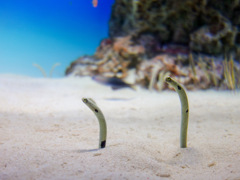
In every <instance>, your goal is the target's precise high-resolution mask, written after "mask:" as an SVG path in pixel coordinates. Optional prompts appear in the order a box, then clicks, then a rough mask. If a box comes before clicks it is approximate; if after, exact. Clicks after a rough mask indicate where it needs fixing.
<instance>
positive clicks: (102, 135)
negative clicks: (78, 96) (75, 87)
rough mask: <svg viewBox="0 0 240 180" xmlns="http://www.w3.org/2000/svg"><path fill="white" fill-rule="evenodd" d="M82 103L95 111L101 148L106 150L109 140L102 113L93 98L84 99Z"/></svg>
mask: <svg viewBox="0 0 240 180" xmlns="http://www.w3.org/2000/svg"><path fill="white" fill-rule="evenodd" d="M82 101H83V102H84V103H85V104H86V105H87V106H88V107H89V108H90V109H91V110H92V111H93V113H94V114H95V115H96V116H97V118H98V121H99V126H100V133H99V134H100V135H99V136H100V137H99V148H105V146H106V139H107V124H106V121H105V118H104V116H103V113H102V111H101V110H100V108H99V107H98V106H97V104H96V102H95V101H94V100H93V99H91V98H82Z"/></svg>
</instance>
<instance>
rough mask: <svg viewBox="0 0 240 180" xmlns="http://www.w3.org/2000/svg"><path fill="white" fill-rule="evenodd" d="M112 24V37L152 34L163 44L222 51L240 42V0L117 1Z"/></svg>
mask: <svg viewBox="0 0 240 180" xmlns="http://www.w3.org/2000/svg"><path fill="white" fill-rule="evenodd" d="M109 24H110V25H109V27H110V28H109V31H110V36H111V37H116V36H125V35H129V34H132V35H133V36H134V37H136V39H137V40H138V39H141V37H142V36H146V35H151V36H153V37H154V38H155V40H156V41H157V42H158V43H160V44H164V43H177V44H183V45H186V46H189V48H190V49H191V50H192V51H196V52H202V53H209V54H221V53H223V52H229V51H236V48H238V45H239V44H240V32H239V29H237V28H239V26H240V1H239V0H220V1H216V0H208V1H207V0H182V1H178V0H138V1H135V0H116V2H115V4H114V6H113V11H112V16H111V20H110V23H109Z"/></svg>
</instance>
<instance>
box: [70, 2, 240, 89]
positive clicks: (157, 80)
mask: <svg viewBox="0 0 240 180" xmlns="http://www.w3.org/2000/svg"><path fill="white" fill-rule="evenodd" d="M239 30H240V1H239V0H220V1H216V0H208V1H207V0H182V1H179V0H116V1H115V4H114V5H113V9H112V15H111V19H110V22H109V33H110V37H109V38H106V39H104V40H102V42H101V43H100V45H99V47H98V48H97V51H96V52H95V54H94V55H93V56H85V57H81V58H79V59H77V60H76V61H74V62H73V63H72V64H71V66H70V67H69V68H68V69H67V71H66V74H67V75H79V76H93V75H99V74H100V75H102V76H105V77H118V78H121V79H124V78H128V77H129V76H130V74H131V75H134V78H133V79H134V83H135V84H137V85H141V86H143V87H145V88H149V89H157V90H159V91H160V90H162V89H165V88H167V87H166V85H165V84H164V83H163V82H164V77H165V76H167V75H170V76H171V77H173V78H175V79H176V80H178V81H179V82H180V83H182V84H184V85H185V87H186V88H187V89H207V88H212V87H217V88H220V89H227V88H228V89H235V88H240V76H239V74H240V65H239V60H240V31H239ZM224 59H225V60H224ZM233 59H235V60H237V61H234V60H233ZM223 60H224V61H223ZM132 69H133V70H134V71H132ZM132 72H133V73H132Z"/></svg>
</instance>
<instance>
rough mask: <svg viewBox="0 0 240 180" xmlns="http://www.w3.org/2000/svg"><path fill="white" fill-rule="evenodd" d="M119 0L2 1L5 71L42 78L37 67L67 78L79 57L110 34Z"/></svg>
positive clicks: (0, 49) (0, 64)
mask: <svg viewBox="0 0 240 180" xmlns="http://www.w3.org/2000/svg"><path fill="white" fill-rule="evenodd" d="M113 3H114V0H98V6H97V7H96V8H94V7H93V5H92V0H0V74H21V75H27V76H32V77H42V74H41V73H40V71H39V70H38V69H37V68H36V67H34V66H33V63H36V64H39V65H40V66H42V67H43V69H45V71H46V72H47V73H48V72H49V71H50V69H51V67H52V65H53V64H55V63H61V65H60V66H58V67H56V69H55V71H54V73H53V77H63V76H64V71H65V70H66V67H67V66H69V65H70V63H71V62H72V61H74V60H75V59H76V58H78V57H80V56H82V55H86V54H89V55H91V54H93V53H94V52H95V50H96V48H97V46H98V45H99V43H100V41H101V40H102V39H103V38H106V37H108V21H109V19H110V14H111V7H112V4H113Z"/></svg>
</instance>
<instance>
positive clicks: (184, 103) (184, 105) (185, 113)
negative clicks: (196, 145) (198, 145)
mask: <svg viewBox="0 0 240 180" xmlns="http://www.w3.org/2000/svg"><path fill="white" fill-rule="evenodd" d="M165 81H166V82H167V83H168V84H170V85H171V86H173V88H174V89H175V91H176V92H177V93H178V95H179V98H180V101H181V111H182V115H181V116H182V120H181V130H180V147H181V148H186V147H187V130H188V117H189V105H188V98H187V94H186V91H185V89H184V88H183V86H182V85H181V84H179V83H178V82H177V81H175V80H174V79H172V78H171V77H166V79H165Z"/></svg>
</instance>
